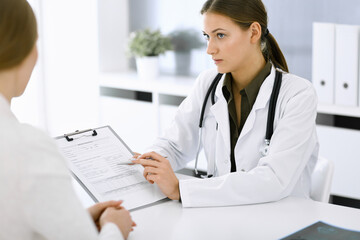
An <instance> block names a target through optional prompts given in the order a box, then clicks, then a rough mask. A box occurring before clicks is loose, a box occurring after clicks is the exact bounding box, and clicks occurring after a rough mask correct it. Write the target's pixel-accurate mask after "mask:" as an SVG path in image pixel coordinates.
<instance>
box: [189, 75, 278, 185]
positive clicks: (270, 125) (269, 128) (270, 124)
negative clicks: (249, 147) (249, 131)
mask: <svg viewBox="0 0 360 240" xmlns="http://www.w3.org/2000/svg"><path fill="white" fill-rule="evenodd" d="M222 75H223V74H222V73H218V74H217V75H216V77H215V78H214V80H213V81H212V83H211V84H210V87H209V89H208V90H207V92H206V95H205V98H204V102H203V105H202V107H201V113H200V119H199V143H198V148H197V151H196V159H195V167H194V172H195V175H196V176H199V171H198V169H197V164H198V160H199V154H200V148H201V136H202V126H203V121H204V116H205V109H206V105H207V102H208V100H209V96H210V95H211V103H212V105H214V104H215V90H216V87H217V85H218V83H219V81H220V79H221V77H222ZM281 83H282V72H280V71H279V70H276V73H275V81H274V86H273V89H272V92H271V96H270V103H269V111H268V117H267V123H266V133H265V148H264V151H263V154H265V155H266V154H267V151H268V147H269V145H270V140H271V137H272V134H273V132H274V118H275V110H276V103H277V99H278V97H279V93H280V87H281ZM216 130H217V128H216ZM214 171H215V169H214ZM212 176H213V174H207V175H201V177H202V178H205V177H212Z"/></svg>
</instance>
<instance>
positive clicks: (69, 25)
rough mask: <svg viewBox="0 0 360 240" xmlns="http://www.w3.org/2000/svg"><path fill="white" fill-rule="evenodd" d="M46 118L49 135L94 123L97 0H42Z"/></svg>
mask: <svg viewBox="0 0 360 240" xmlns="http://www.w3.org/2000/svg"><path fill="white" fill-rule="evenodd" d="M41 13H42V21H41V27H42V29H43V33H42V35H40V38H42V41H43V42H42V43H43V44H42V46H41V47H42V50H43V54H42V58H43V69H44V80H45V93H46V95H45V99H46V102H45V104H46V116H47V121H48V130H49V133H50V134H51V135H53V136H54V135H60V134H63V133H67V132H70V131H74V130H77V129H78V130H81V129H86V128H92V127H95V126H97V124H98V84H97V81H98V75H97V74H98V32H97V2H96V0H76V1H73V0H41Z"/></svg>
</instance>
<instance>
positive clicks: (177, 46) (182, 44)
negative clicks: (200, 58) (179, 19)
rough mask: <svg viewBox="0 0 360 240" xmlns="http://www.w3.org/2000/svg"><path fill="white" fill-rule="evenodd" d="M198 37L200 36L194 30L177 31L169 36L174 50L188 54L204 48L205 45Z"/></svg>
mask: <svg viewBox="0 0 360 240" xmlns="http://www.w3.org/2000/svg"><path fill="white" fill-rule="evenodd" d="M200 36H201V34H200V33H199V32H198V31H196V30H194V29H178V30H175V31H173V32H171V33H170V34H169V37H170V39H171V42H172V44H173V45H174V50H175V51H177V52H188V51H190V50H191V49H194V48H200V47H202V46H204V45H205V43H204V41H202V39H201V38H200Z"/></svg>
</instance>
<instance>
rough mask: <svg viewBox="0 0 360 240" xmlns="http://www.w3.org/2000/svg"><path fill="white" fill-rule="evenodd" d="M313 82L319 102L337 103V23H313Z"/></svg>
mask: <svg viewBox="0 0 360 240" xmlns="http://www.w3.org/2000/svg"><path fill="white" fill-rule="evenodd" d="M312 54H313V55H312V82H313V85H314V87H315V89H316V92H317V95H318V99H319V103H323V104H329V105H330V104H334V103H335V100H334V99H335V96H334V95H335V93H334V91H335V80H334V78H335V76H334V75H335V24H333V23H317V22H315V23H313V53H312Z"/></svg>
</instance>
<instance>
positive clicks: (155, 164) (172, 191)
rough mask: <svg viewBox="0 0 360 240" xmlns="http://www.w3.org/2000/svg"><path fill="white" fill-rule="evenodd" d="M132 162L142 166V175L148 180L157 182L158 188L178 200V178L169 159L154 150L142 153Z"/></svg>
mask: <svg viewBox="0 0 360 240" xmlns="http://www.w3.org/2000/svg"><path fill="white" fill-rule="evenodd" d="M133 163H136V164H141V165H142V166H143V167H144V177H145V178H146V180H147V181H148V182H150V183H151V184H153V183H154V182H155V183H157V185H158V186H159V188H160V190H161V191H162V192H163V193H164V194H165V195H166V196H167V197H168V198H170V199H173V200H179V199H180V190H179V180H178V178H177V177H176V175H175V173H174V171H173V169H172V167H171V165H170V162H169V160H167V159H166V158H164V157H162V156H161V155H160V154H157V153H156V152H149V153H144V154H142V155H140V156H139V157H138V159H137V160H134V161H133Z"/></svg>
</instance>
